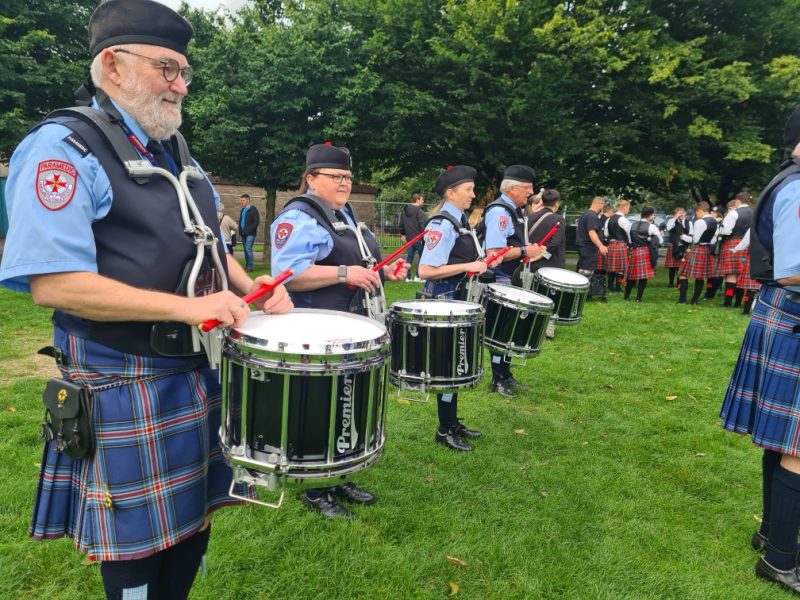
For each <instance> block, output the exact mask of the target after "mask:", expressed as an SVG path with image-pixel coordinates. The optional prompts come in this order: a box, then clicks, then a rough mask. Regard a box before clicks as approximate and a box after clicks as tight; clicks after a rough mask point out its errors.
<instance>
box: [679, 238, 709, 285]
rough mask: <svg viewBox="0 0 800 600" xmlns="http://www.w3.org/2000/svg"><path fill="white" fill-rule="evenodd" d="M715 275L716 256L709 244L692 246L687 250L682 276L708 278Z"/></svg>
mask: <svg viewBox="0 0 800 600" xmlns="http://www.w3.org/2000/svg"><path fill="white" fill-rule="evenodd" d="M713 276H714V257H713V256H711V249H710V248H709V247H708V246H705V245H704V246H692V247H691V248H688V249H687V250H686V261H685V262H684V263H683V266H682V267H681V277H686V278H687V279H708V278H709V277H713Z"/></svg>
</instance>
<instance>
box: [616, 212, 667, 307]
mask: <svg viewBox="0 0 800 600" xmlns="http://www.w3.org/2000/svg"><path fill="white" fill-rule="evenodd" d="M654 219H655V210H654V209H653V208H651V207H649V206H647V207H645V208H643V209H642V219H641V220H640V221H637V222H636V223H633V224H632V225H631V230H630V236H631V245H632V246H633V251H632V252H631V257H630V261H629V262H628V273H627V276H626V282H625V296H624V298H625V300H628V299H629V298H630V297H631V291H632V290H633V287H634V286H636V301H637V302H641V301H642V295H643V294H644V289H645V288H646V287H647V280H648V279H652V278H653V277H655V270H654V269H653V263H652V261H651V259H650V248H651V242H652V240H653V239H656V240H658V242H659V244H660V243H661V241H662V237H661V232H660V231H659V230H658V227H656V226H655V225H653V220H654Z"/></svg>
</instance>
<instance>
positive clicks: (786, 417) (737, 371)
mask: <svg viewBox="0 0 800 600" xmlns="http://www.w3.org/2000/svg"><path fill="white" fill-rule="evenodd" d="M789 295H790V294H789V293H788V292H786V291H785V290H783V289H781V288H779V287H776V286H770V285H764V286H762V287H761V292H760V294H759V298H758V300H757V301H756V304H755V306H754V307H753V314H752V317H751V319H750V324H749V326H748V327H747V331H746V332H745V335H744V341H743V342H742V349H741V351H740V352H739V359H738V360H737V362H736V366H735V367H734V370H733V375H731V381H730V384H729V385H728V391H727V392H726V394H725V400H724V401H723V404H722V410H721V411H720V416H721V417H722V426H723V427H724V428H725V429H727V430H729V431H733V432H736V433H741V434H750V435H751V436H752V440H753V443H754V444H756V445H758V446H761V447H762V448H765V449H767V450H772V451H774V452H780V453H781V454H789V455H792V456H800V362H798V357H800V335H798V334H796V333H793V331H792V330H793V328H794V327H795V326H798V325H800V303H798V302H792V301H791V300H789Z"/></svg>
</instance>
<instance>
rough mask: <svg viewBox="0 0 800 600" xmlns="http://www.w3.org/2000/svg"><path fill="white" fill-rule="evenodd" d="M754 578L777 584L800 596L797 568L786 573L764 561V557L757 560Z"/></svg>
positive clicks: (799, 578)
mask: <svg viewBox="0 0 800 600" xmlns="http://www.w3.org/2000/svg"><path fill="white" fill-rule="evenodd" d="M756 577H761V579H766V580H767V581H772V582H774V583H778V584H780V585H782V586H783V587H785V588H787V589H789V590H792V591H793V592H795V593H797V594H800V575H799V574H798V568H797V567H794V568H792V569H789V570H788V571H780V570H778V569H776V568H775V567H773V566H772V565H771V564H769V563H768V562H767V561H765V560H764V557H763V556H762V557H761V558H759V559H758V562H757V563H756Z"/></svg>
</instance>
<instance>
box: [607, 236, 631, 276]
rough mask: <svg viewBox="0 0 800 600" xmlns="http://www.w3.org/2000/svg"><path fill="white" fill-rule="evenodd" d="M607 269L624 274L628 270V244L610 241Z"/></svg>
mask: <svg viewBox="0 0 800 600" xmlns="http://www.w3.org/2000/svg"><path fill="white" fill-rule="evenodd" d="M606 271H608V272H610V273H621V274H623V275H624V274H625V273H627V272H628V244H626V243H625V242H618V241H616V240H612V241H611V242H609V244H608V255H607V256H606Z"/></svg>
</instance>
